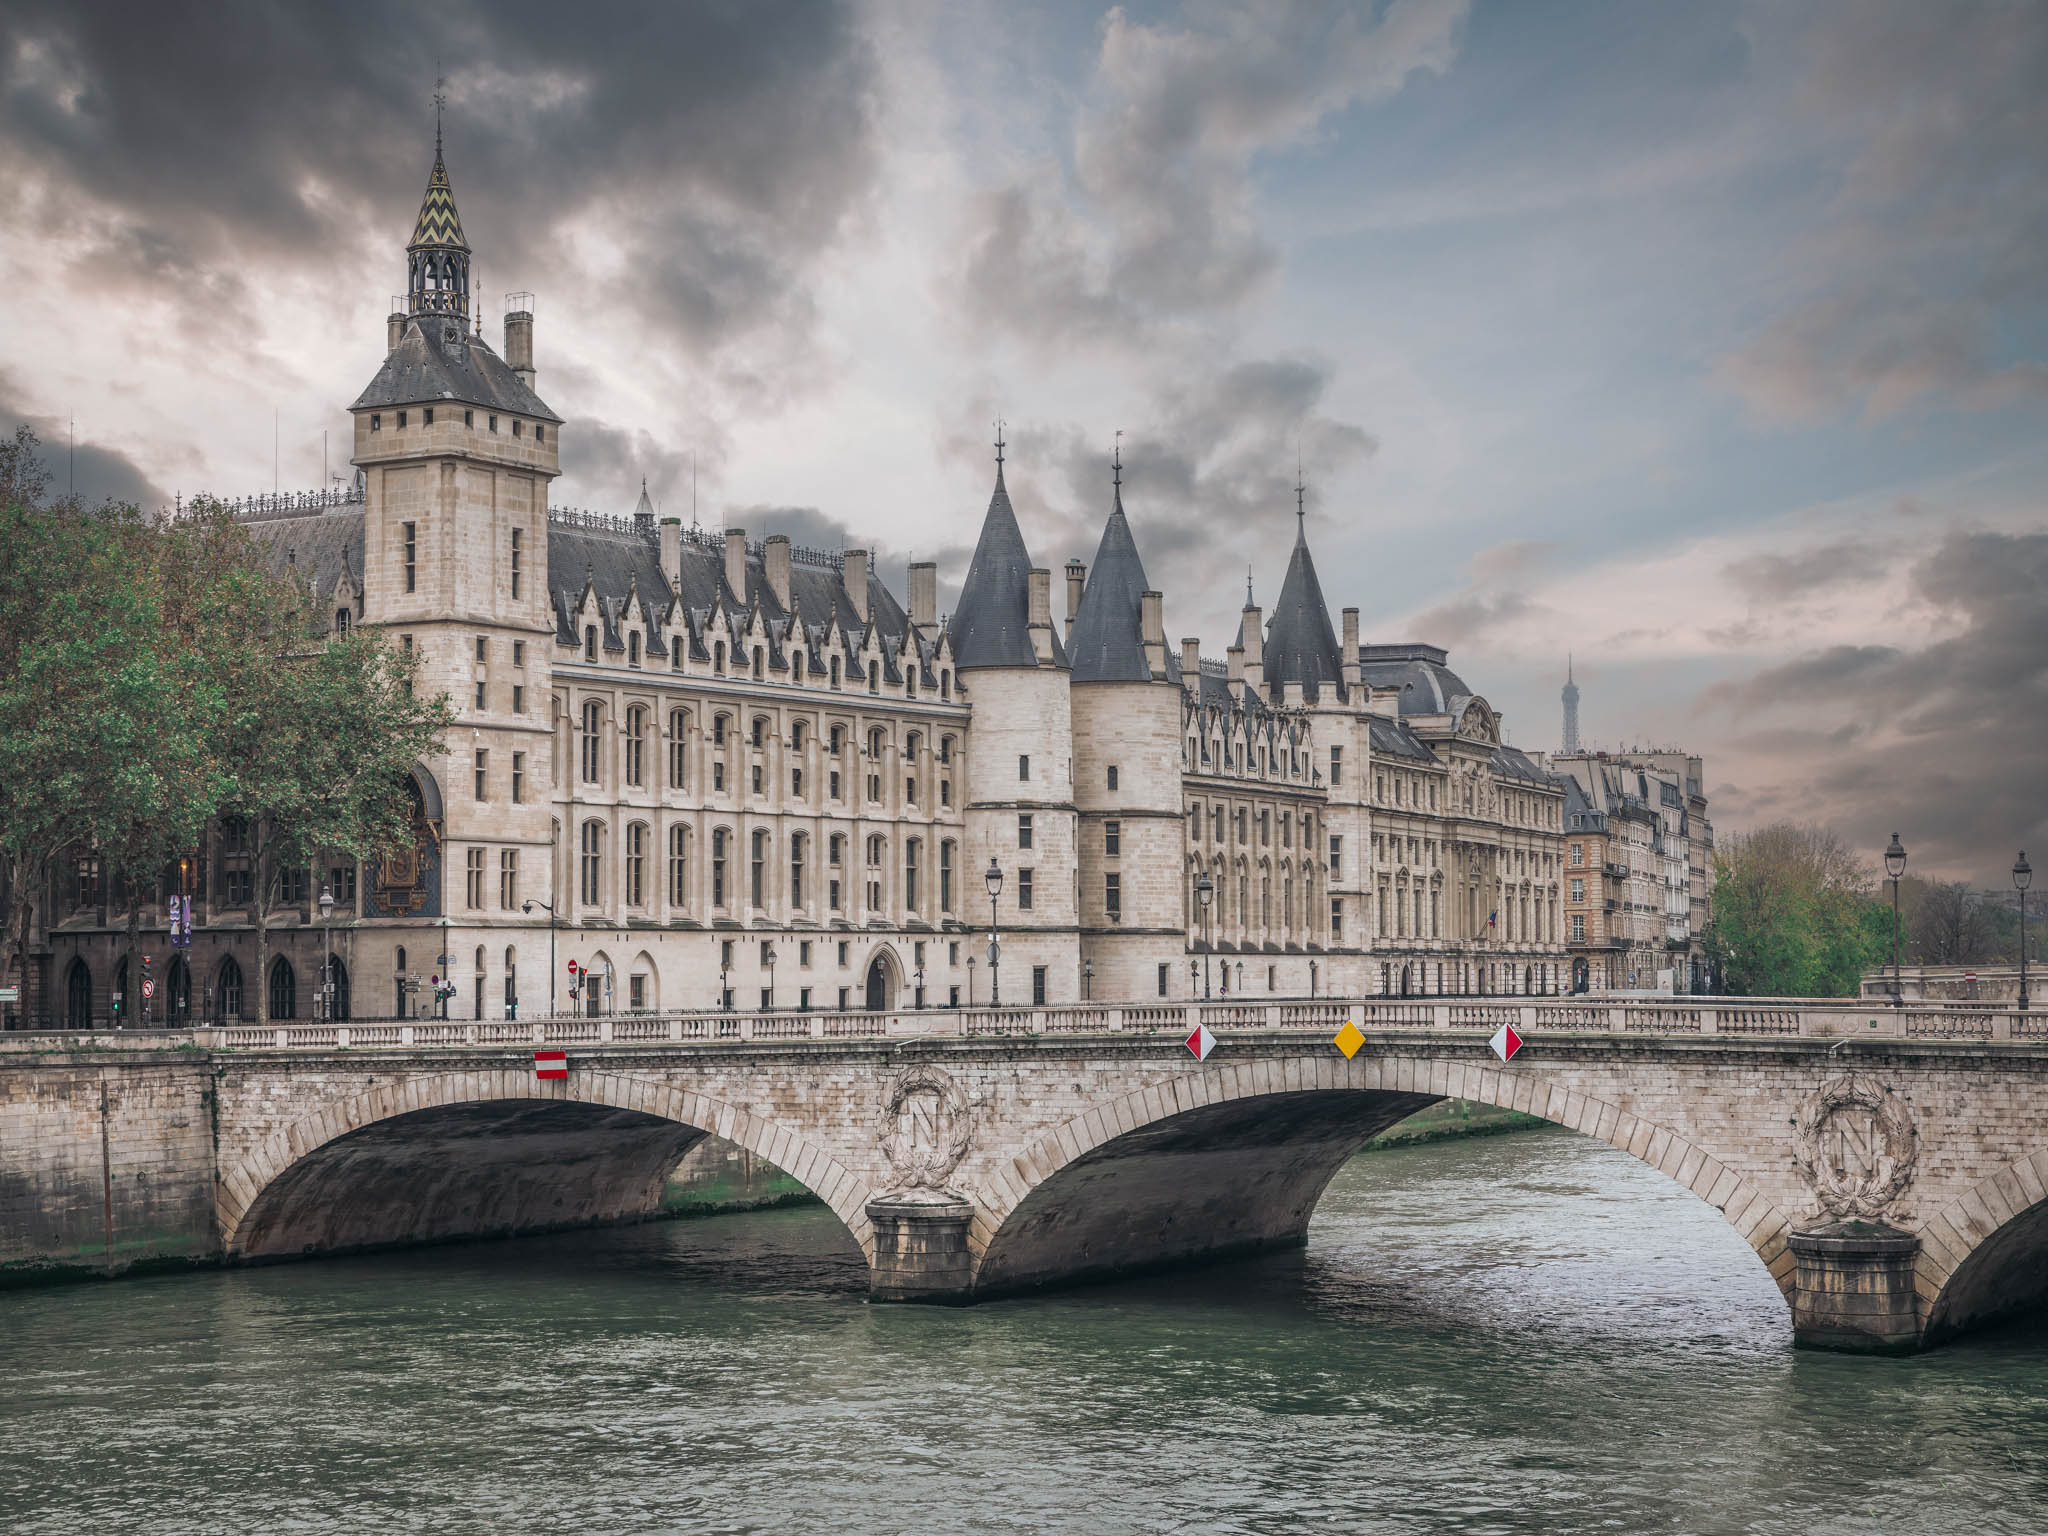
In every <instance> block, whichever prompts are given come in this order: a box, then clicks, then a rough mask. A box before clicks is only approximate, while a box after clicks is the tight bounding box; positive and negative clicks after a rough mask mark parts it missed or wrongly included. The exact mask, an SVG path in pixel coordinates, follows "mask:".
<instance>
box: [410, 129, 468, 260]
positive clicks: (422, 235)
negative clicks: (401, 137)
mask: <svg viewBox="0 0 2048 1536" xmlns="http://www.w3.org/2000/svg"><path fill="white" fill-rule="evenodd" d="M437 137H438V136H437ZM423 245H431V246H440V247H444V248H448V249H453V250H458V251H466V250H468V249H469V243H468V242H467V241H466V240H464V239H463V238H462V220H461V218H460V217H458V216H457V214H456V212H455V192H454V189H453V188H451V187H450V186H449V185H448V167H447V164H446V163H445V162H444V161H443V160H442V159H441V146H440V145H439V144H438V143H436V144H435V146H434V174H433V175H432V176H430V177H428V178H427V195H426V196H425V197H423V198H421V199H420V219H419V223H418V224H416V225H414V226H413V231H412V243H411V245H409V246H407V247H406V249H407V250H414V249H417V248H418V247H420V246H423Z"/></svg>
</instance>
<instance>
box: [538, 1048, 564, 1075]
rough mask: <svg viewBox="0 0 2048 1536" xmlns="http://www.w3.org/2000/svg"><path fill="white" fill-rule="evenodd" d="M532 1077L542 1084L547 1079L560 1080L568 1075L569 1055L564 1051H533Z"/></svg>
mask: <svg viewBox="0 0 2048 1536" xmlns="http://www.w3.org/2000/svg"><path fill="white" fill-rule="evenodd" d="M533 1075H534V1076H535V1077H537V1078H540V1079H541V1080H542V1081H543V1082H545V1081H547V1080H548V1079H549V1078H554V1079H556V1080H560V1079H563V1078H566V1077H568V1075H569V1054H568V1052H566V1051H535V1052H534V1053H533Z"/></svg>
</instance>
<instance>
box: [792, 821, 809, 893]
mask: <svg viewBox="0 0 2048 1536" xmlns="http://www.w3.org/2000/svg"><path fill="white" fill-rule="evenodd" d="M809 841H810V839H809V838H807V837H805V836H804V835H803V833H801V832H797V833H793V834H791V836H790V839H789V904H790V906H791V908H793V909H801V908H802V906H803V904H804V846H805V844H807V843H808V842H809Z"/></svg>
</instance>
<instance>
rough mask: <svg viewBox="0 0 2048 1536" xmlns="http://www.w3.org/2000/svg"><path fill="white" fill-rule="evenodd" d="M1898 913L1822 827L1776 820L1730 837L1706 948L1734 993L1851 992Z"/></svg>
mask: <svg viewBox="0 0 2048 1536" xmlns="http://www.w3.org/2000/svg"><path fill="white" fill-rule="evenodd" d="M1879 918H1882V919H1883V922H1884V923H1885V924H1888V923H1889V920H1890V913H1889V912H1888V911H1886V910H1884V909H1882V908H1880V907H1878V906H1877V905H1876V904H1875V903H1874V902H1873V901H1872V900H1871V899H1870V875H1869V872H1868V871H1866V870H1865V869H1863V868H1862V867H1861V866H1860V865H1858V864H1857V862H1856V860H1855V859H1854V858H1853V857H1852V856H1851V855H1850V854H1849V852H1848V850H1847V849H1846V848H1844V847H1843V845H1842V843H1841V841H1840V839H1838V838H1837V837H1836V836H1835V834H1834V833H1833V832H1832V831H1830V830H1828V829H1827V828H1824V827H1812V826H1798V825H1795V824H1793V823H1791V822H1778V823H1776V824H1774V825H1772V826H1768V827H1761V828H1758V829H1757V830H1756V831H1754V832H1750V833H1747V834H1737V835H1734V836H1731V837H1728V838H1725V839H1723V840H1722V843H1721V846H1720V850H1719V852H1718V853H1717V855H1716V858H1715V884H1714V903H1713V914H1712V916H1711V918H1710V920H1709V922H1708V925H1707V933H1706V945H1707V950H1708V953H1709V954H1710V955H1711V956H1712V957H1713V960H1714V963H1715V966H1716V968H1717V969H1718V970H1719V972H1720V974H1721V976H1722V977H1723V979H1724V981H1725V983H1726V986H1727V989H1728V990H1729V991H1730V992H1735V993H1740V994H1746V995H1750V996H1773V997H1847V996H1853V995H1854V993H1855V992H1856V990H1857V987H1858V985H1859V983H1860V981H1861V979H1862V976H1863V973H1864V971H1865V970H1866V969H1868V968H1869V967H1870V966H1871V965H1872V964H1873V963H1875V961H1876V960H1877V958H1878V957H1879V956H1881V955H1882V954H1883V953H1885V947H1884V942H1883V941H1882V940H1881V939H1880V937H1879V935H1880V934H1885V933H1888V932H1889V929H1888V927H1881V926H1880V925H1879V922H1878V919H1879Z"/></svg>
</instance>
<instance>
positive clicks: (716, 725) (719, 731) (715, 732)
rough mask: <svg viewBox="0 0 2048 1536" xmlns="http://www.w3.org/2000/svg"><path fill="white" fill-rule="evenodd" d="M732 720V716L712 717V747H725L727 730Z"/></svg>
mask: <svg viewBox="0 0 2048 1536" xmlns="http://www.w3.org/2000/svg"><path fill="white" fill-rule="evenodd" d="M731 719H732V716H731V715H715V716H713V717H712V720H711V745H713V746H714V747H722V746H724V745H725V728H726V725H727V724H728V723H729V722H730V721H731Z"/></svg>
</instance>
